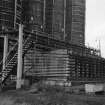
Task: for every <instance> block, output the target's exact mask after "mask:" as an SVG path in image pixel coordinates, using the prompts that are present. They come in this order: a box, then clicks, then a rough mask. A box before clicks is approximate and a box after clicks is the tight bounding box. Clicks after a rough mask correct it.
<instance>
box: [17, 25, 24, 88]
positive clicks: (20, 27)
mask: <svg viewBox="0 0 105 105" xmlns="http://www.w3.org/2000/svg"><path fill="white" fill-rule="evenodd" d="M22 42H23V26H22V25H21V24H20V25H19V40H18V65H17V83H16V89H20V88H21V83H22V81H21V79H22V65H23V64H22V61H23V60H22V58H23V57H22V52H23V51H22V49H23V46H22V45H23V43H22Z"/></svg>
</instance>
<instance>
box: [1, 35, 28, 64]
mask: <svg viewBox="0 0 105 105" xmlns="http://www.w3.org/2000/svg"><path fill="white" fill-rule="evenodd" d="M29 38H30V35H29V36H28V37H27V38H26V40H25V41H24V44H23V46H24V45H25V44H26V43H27V41H28V40H29ZM17 46H18V42H17V43H16V44H15V45H14V47H13V48H12V49H11V50H10V51H9V52H8V54H7V56H6V59H5V62H4V63H3V59H2V61H1V62H0V65H5V64H6V63H7V62H6V61H7V59H8V56H9V55H10V53H11V52H12V51H13V50H14V49H15V48H16V47H17ZM14 55H15V54H14ZM13 57H14V56H13ZM13 57H12V58H13ZM12 58H11V59H12ZM11 59H10V60H11ZM10 60H9V61H10ZM7 64H8V63H7Z"/></svg>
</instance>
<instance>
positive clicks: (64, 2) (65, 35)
mask: <svg viewBox="0 0 105 105" xmlns="http://www.w3.org/2000/svg"><path fill="white" fill-rule="evenodd" d="M65 37H66V0H64V40H65Z"/></svg>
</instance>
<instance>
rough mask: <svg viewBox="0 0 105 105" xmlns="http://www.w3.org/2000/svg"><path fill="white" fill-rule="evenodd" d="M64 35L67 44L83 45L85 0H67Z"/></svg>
mask: <svg viewBox="0 0 105 105" xmlns="http://www.w3.org/2000/svg"><path fill="white" fill-rule="evenodd" d="M66 9H67V12H66V14H67V17H66V34H67V40H68V42H72V43H74V44H78V45H84V43H85V35H84V34H85V0H67V7H66Z"/></svg>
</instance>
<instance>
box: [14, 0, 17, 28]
mask: <svg viewBox="0 0 105 105" xmlns="http://www.w3.org/2000/svg"><path fill="white" fill-rule="evenodd" d="M14 12H15V14H14V28H16V15H17V0H15V11H14Z"/></svg>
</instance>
